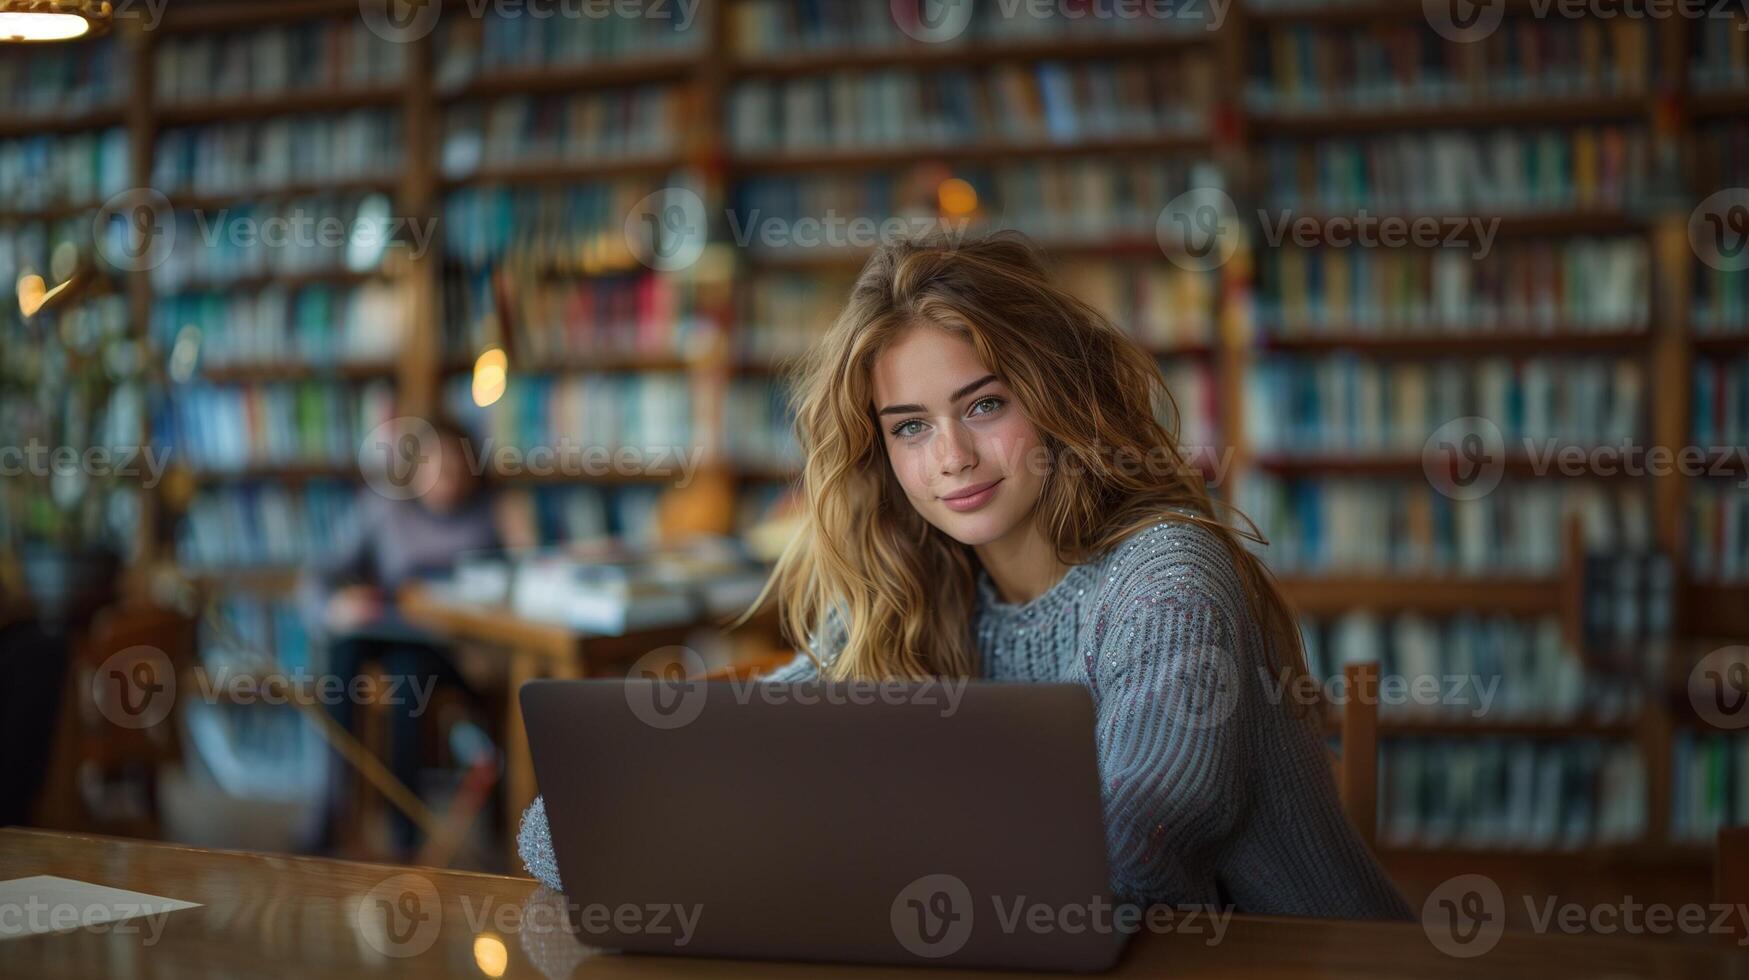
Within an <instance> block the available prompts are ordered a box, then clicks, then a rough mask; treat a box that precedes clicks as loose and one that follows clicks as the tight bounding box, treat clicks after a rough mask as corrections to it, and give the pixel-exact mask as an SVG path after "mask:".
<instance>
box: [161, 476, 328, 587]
mask: <svg viewBox="0 0 1749 980" xmlns="http://www.w3.org/2000/svg"><path fill="white" fill-rule="evenodd" d="M356 495H357V491H356V490H355V489H354V488H353V487H351V486H349V485H347V484H344V483H340V482H332V481H311V482H309V483H305V484H302V485H292V486H287V485H281V484H279V483H275V482H265V481H264V482H258V483H239V484H229V485H225V486H215V487H208V488H205V489H203V490H201V491H200V492H199V493H197V494H195V495H194V498H193V499H192V500H191V501H189V505H188V511H187V513H186V514H185V515H184V517H183V520H182V522H181V524H180V525H179V526H178V528H177V539H176V558H177V561H178V562H179V563H180V564H181V565H182V567H183V568H184V569H185V570H188V571H190V572H193V573H196V574H200V573H203V572H207V573H214V574H223V573H224V572H226V571H229V570H234V569H241V568H281V569H284V568H293V567H296V566H297V565H299V564H302V563H304V562H307V561H309V560H311V559H314V558H318V557H321V556H323V555H326V554H327V553H328V552H329V551H330V550H331V549H332V548H333V547H335V546H336V545H337V544H338V543H339V542H340V535H341V534H343V533H344V532H345V530H346V521H347V520H348V515H349V514H350V513H351V508H352V506H353V501H354V499H355V497H356Z"/></svg>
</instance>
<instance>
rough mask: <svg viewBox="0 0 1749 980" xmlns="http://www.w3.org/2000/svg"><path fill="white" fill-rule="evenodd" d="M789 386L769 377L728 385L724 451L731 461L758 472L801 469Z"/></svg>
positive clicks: (725, 399)
mask: <svg viewBox="0 0 1749 980" xmlns="http://www.w3.org/2000/svg"><path fill="white" fill-rule="evenodd" d="M790 398H791V392H790V388H789V385H787V384H783V383H778V382H774V381H772V380H770V379H766V378H737V379H735V380H732V381H730V382H729V387H728V390H727V392H725V394H724V400H723V416H722V425H723V450H724V452H725V453H726V454H727V455H728V458H729V460H730V461H731V462H732V463H735V464H737V465H740V466H745V467H749V468H755V469H768V470H776V471H780V472H781V471H788V470H792V469H799V468H800V467H801V462H802V459H801V448H800V446H799V445H798V444H797V443H796V437H795V416H794V415H793V414H792V413H791V411H790Z"/></svg>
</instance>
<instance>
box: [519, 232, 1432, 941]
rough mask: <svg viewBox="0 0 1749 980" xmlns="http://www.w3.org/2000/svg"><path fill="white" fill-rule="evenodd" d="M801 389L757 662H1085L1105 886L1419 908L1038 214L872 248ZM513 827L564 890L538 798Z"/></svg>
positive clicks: (1076, 665)
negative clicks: (776, 654)
mask: <svg viewBox="0 0 1749 980" xmlns="http://www.w3.org/2000/svg"><path fill="white" fill-rule="evenodd" d="M796 397H797V401H796V405H797V422H796V425H797V432H798V436H799V437H800V441H801V447H802V450H803V454H804V458H805V459H806V464H805V468H804V471H803V477H802V488H803V492H804V494H805V497H806V500H805V513H806V515H807V520H806V521H805V526H804V529H803V531H802V532H801V534H800V535H799V536H798V538H797V539H796V540H795V541H794V542H793V544H792V545H791V547H790V548H789V549H788V551H787V552H786V553H785V554H784V555H783V557H782V559H781V560H780V561H779V563H778V566H777V569H776V571H775V573H774V575H773V577H772V581H771V583H769V584H768V586H767V590H766V591H767V592H768V593H769V592H770V591H772V590H773V589H775V590H776V591H777V594H778V597H779V600H780V603H781V610H782V613H783V616H784V620H785V623H786V626H787V628H788V629H789V631H790V635H792V636H805V637H810V638H812V642H810V643H806V644H804V649H803V651H802V653H801V654H800V655H798V656H797V658H796V659H795V660H794V661H793V662H792V663H791V664H789V665H787V666H785V667H783V668H781V669H779V670H778V671H776V672H775V673H773V674H771V675H768V677H767V678H766V679H767V680H772V681H795V680H801V679H805V678H811V677H816V676H821V677H825V678H828V679H851V678H855V679H885V678H922V677H928V676H932V675H933V676H951V677H976V678H986V679H991V680H1004V681H1017V680H1018V681H1041V682H1043V681H1052V682H1075V683H1081V684H1085V685H1086V686H1087V687H1088V689H1089V691H1090V692H1091V693H1092V696H1093V700H1094V704H1095V706H1096V710H1097V723H1098V730H1097V732H1096V737H1097V740H1098V746H1099V768H1100V773H1101V776H1102V784H1103V795H1104V800H1105V815H1106V831H1107V838H1108V841H1109V852H1110V860H1111V870H1112V876H1113V880H1112V890H1113V892H1114V894H1115V895H1117V896H1118V897H1120V898H1122V899H1127V900H1130V901H1136V902H1143V903H1153V902H1161V903H1167V904H1173V905H1193V904H1194V905H1202V904H1219V905H1222V906H1227V905H1231V906H1235V907H1237V908H1238V909H1239V910H1241V911H1245V912H1253V913H1269V914H1281V915H1303V916H1326V917H1353V918H1364V917H1376V918H1384V917H1391V918H1403V917H1409V916H1410V915H1411V913H1410V910H1409V908H1408V906H1407V905H1406V904H1405V903H1404V901H1403V899H1402V897H1401V896H1400V895H1399V894H1398V892H1397V890H1396V889H1395V888H1394V887H1393V886H1392V884H1391V882H1390V880H1389V879H1388V878H1387V877H1386V876H1385V874H1384V873H1383V871H1382V870H1381V869H1380V868H1379V866H1378V864H1377V862H1376V861H1375V860H1374V859H1373V857H1372V855H1371V854H1370V853H1369V852H1368V850H1367V848H1366V846H1365V845H1364V844H1363V843H1362V842H1361V840H1360V839H1359V837H1358V836H1357V835H1356V834H1355V832H1354V830H1353V828H1352V826H1351V825H1350V824H1349V822H1348V820H1347V818H1346V817H1345V816H1344V814H1343V812H1342V809H1341V806H1340V804H1339V803H1338V800H1337V795H1336V789H1335V785H1334V780H1333V778H1332V774H1331V765H1330V759H1329V756H1328V754H1327V753H1326V751H1325V748H1324V745H1323V741H1322V737H1321V735H1320V733H1319V732H1320V726H1319V724H1318V712H1317V711H1315V710H1310V709H1311V708H1313V707H1315V706H1305V705H1301V706H1294V705H1289V704H1285V703H1283V702H1282V699H1281V697H1280V696H1278V695H1276V693H1275V692H1277V691H1280V690H1283V689H1284V688H1283V687H1282V686H1281V680H1282V678H1283V677H1284V676H1289V677H1291V676H1297V675H1298V674H1299V673H1302V672H1303V671H1304V667H1303V665H1302V661H1301V655H1300V646H1299V635H1298V630H1297V627H1296V625H1295V622H1294V619H1293V617H1292V615H1291V614H1290V613H1289V611H1288V609H1287V607H1286V605H1285V603H1284V601H1283V599H1282V597H1281V595H1280V593H1279V592H1278V591H1277V590H1276V588H1275V586H1274V584H1273V582H1272V580H1271V578H1270V577H1269V575H1268V573H1267V572H1266V571H1265V569H1264V568H1263V566H1262V565H1261V564H1260V563H1259V561H1258V560H1257V559H1256V558H1255V557H1254V556H1253V555H1252V554H1251V553H1250V552H1248V551H1247V550H1246V549H1245V548H1244V547H1243V546H1242V545H1241V543H1240V541H1239V535H1238V534H1236V533H1235V532H1234V531H1233V530H1232V529H1231V528H1230V527H1229V526H1228V524H1227V523H1226V522H1225V521H1223V520H1222V519H1221V517H1220V515H1219V513H1218V512H1217V505H1216V504H1215V502H1214V501H1213V500H1212V499H1211V497H1210V495H1209V493H1208V491H1207V489H1206V488H1205V486H1204V484H1203V479H1202V477H1201V475H1200V473H1199V472H1198V470H1197V469H1196V468H1195V467H1194V466H1193V465H1191V464H1190V463H1189V462H1187V460H1186V459H1185V457H1184V455H1183V454H1182V453H1181V451H1180V448H1179V446H1178V444H1177V438H1176V431H1175V430H1176V420H1175V418H1174V416H1175V414H1176V410H1175V408H1174V407H1173V406H1172V402H1171V399H1170V396H1169V395H1168V393H1167V392H1166V390H1165V384H1164V381H1163V379H1162V378H1161V375H1160V372H1159V369H1158V368H1157V367H1156V365H1155V363H1154V361H1153V358H1152V357H1151V356H1150V355H1148V354H1147V353H1146V352H1145V351H1143V350H1142V349H1141V348H1140V347H1138V346H1137V345H1136V344H1135V343H1134V342H1132V341H1131V340H1130V339H1128V338H1127V337H1126V336H1125V335H1124V333H1123V332H1122V331H1121V330H1119V329H1118V328H1117V327H1115V326H1113V325H1112V324H1111V323H1110V322H1109V321H1107V320H1106V319H1105V318H1104V317H1103V316H1101V315H1100V314H1099V313H1098V312H1096V311H1095V310H1094V309H1092V308H1091V307H1089V306H1088V305H1086V304H1085V303H1083V302H1081V301H1079V300H1077V299H1075V298H1074V297H1073V296H1071V295H1069V294H1068V293H1066V292H1064V291H1063V290H1061V289H1060V288H1058V287H1057V286H1055V285H1053V284H1052V282H1051V281H1050V279H1049V277H1048V275H1047V273H1046V271H1045V268H1044V265H1043V262H1042V261H1041V259H1040V257H1039V255H1038V254H1037V253H1036V252H1035V251H1034V249H1033V248H1032V247H1031V246H1030V245H1029V244H1028V243H1027V242H1026V240H1025V239H1024V238H1022V237H1020V236H1018V235H1010V234H1003V235H996V236H992V237H990V238H986V239H983V240H980V241H975V242H971V243H969V244H968V243H960V244H957V245H953V246H943V245H935V244H926V243H925V244H904V245H899V246H894V247H888V248H884V249H882V250H881V251H879V252H878V253H877V254H876V255H875V256H874V257H873V258H871V259H870V260H869V262H868V264H867V265H866V266H865V267H864V269H863V271H862V274H861V276H860V277H859V278H858V280H857V282H856V285H855V287H854V288H853V290H852V292H851V296H850V302H849V304H848V305H847V307H846V308H845V310H844V312H843V313H842V314H841V315H840V316H839V318H838V321H837V323H835V324H834V325H833V326H832V328H831V329H830V331H828V333H827V334H826V336H825V337H824V338H823V339H822V340H821V341H820V342H819V343H818V344H817V346H816V347H815V349H813V350H812V351H811V352H810V354H809V357H808V358H807V360H806V361H805V363H804V364H803V365H802V369H801V376H800V381H799V389H798V391H797V396H796ZM1162 415H1164V416H1166V417H1168V418H1174V421H1173V422H1172V423H1171V424H1170V425H1166V424H1162V422H1161V421H1160V418H1161V416H1162ZM1248 536H1250V537H1254V536H1255V532H1254V531H1253V532H1251V534H1249V535H1248ZM764 599H765V596H761V600H760V601H761V603H763V601H764ZM1284 672H1286V673H1285V674H1284ZM1285 689H1286V690H1289V691H1291V690H1293V687H1292V686H1289V687H1286V688H1285ZM519 843H520V846H521V851H522V855H523V859H524V862H525V863H526V864H527V866H528V868H529V870H530V872H531V873H533V874H535V875H536V876H537V877H539V878H541V879H542V880H543V881H545V882H546V883H547V884H548V885H550V886H552V887H554V888H559V887H560V886H561V883H560V881H559V880H558V876H557V871H556V868H555V867H554V864H553V861H552V853H551V841H550V839H549V838H548V836H547V833H546V820H545V812H544V809H543V807H542V805H541V803H540V801H539V800H537V801H536V802H535V804H534V806H532V807H531V808H530V809H529V812H528V814H527V816H526V818H525V820H524V824H523V829H522V832H521V835H520V839H519ZM1047 846H1048V844H1047Z"/></svg>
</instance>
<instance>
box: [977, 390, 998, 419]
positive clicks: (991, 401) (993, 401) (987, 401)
mask: <svg viewBox="0 0 1749 980" xmlns="http://www.w3.org/2000/svg"><path fill="white" fill-rule="evenodd" d="M985 405H989V406H991V407H990V408H987V409H985V410H984V411H982V412H980V411H978V409H979V408H982V407H983V406H985ZM1001 407H1002V399H1001V398H998V397H997V396H995V395H991V396H990V397H988V398H980V399H978V400H977V401H976V402H974V403H972V414H973V415H988V414H990V413H991V412H994V411H995V410H996V409H998V408H1001Z"/></svg>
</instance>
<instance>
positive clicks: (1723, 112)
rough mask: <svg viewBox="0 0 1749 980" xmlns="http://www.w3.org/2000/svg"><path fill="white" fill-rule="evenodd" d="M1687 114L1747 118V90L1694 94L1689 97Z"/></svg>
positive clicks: (1748, 105)
mask: <svg viewBox="0 0 1749 980" xmlns="http://www.w3.org/2000/svg"><path fill="white" fill-rule="evenodd" d="M1688 112H1689V114H1690V115H1692V116H1696V117H1701V118H1704V117H1707V116H1739V117H1741V116H1749V89H1732V90H1728V91H1718V92H1696V93H1694V94H1693V95H1691V96H1690V97H1689V100H1688Z"/></svg>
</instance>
